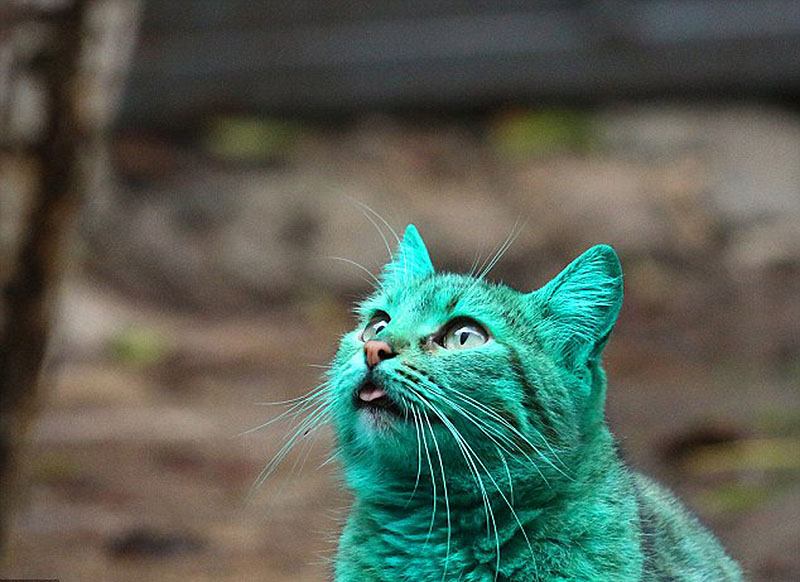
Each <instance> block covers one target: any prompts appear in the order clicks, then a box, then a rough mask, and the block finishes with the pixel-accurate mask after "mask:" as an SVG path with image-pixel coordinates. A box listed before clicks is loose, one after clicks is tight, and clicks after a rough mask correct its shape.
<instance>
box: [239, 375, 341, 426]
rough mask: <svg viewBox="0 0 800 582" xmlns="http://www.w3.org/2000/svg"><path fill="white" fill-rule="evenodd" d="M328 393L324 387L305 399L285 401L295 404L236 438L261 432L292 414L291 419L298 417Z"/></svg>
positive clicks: (328, 388) (328, 389)
mask: <svg viewBox="0 0 800 582" xmlns="http://www.w3.org/2000/svg"><path fill="white" fill-rule="evenodd" d="M329 391H330V387H328V386H326V387H324V388H323V389H322V390H320V391H319V392H317V393H315V394H311V395H309V396H305V397H303V398H302V399H300V400H298V401H295V399H292V400H288V401H286V402H287V403H288V402H293V401H295V404H293V405H292V406H291V407H289V409H288V410H284V411H283V412H281V413H280V414H279V415H277V416H275V417H273V418H271V419H269V420H268V421H266V422H263V423H261V424H259V425H258V426H255V427H253V428H250V429H247V430H245V431H243V432H240V433H239V434H238V435H237V436H238V437H243V436H246V435H249V434H252V433H254V432H257V431H259V430H262V429H264V428H266V427H268V426H270V425H271V424H275V423H276V422H278V421H279V420H282V419H284V418H286V417H287V416H289V415H292V414H293V418H297V416H298V415H300V414H302V413H303V412H305V411H306V410H308V409H309V408H310V407H311V406H313V405H314V404H315V403H316V401H317V400H318V399H319V398H321V397H322V396H324V395H326V394H327V393H328V392H329ZM277 404H279V403H277ZM264 406H271V404H267V403H265V404H264Z"/></svg>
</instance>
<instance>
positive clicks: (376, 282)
mask: <svg viewBox="0 0 800 582" xmlns="http://www.w3.org/2000/svg"><path fill="white" fill-rule="evenodd" d="M325 258H326V259H331V260H334V261H342V262H344V263H347V264H348V265H353V266H354V267H358V268H359V269H361V271H362V272H364V273H366V274H367V275H368V276H369V279H364V278H363V277H362V280H363V281H365V282H366V283H367V284H369V285H370V286H372V287H377V288H380V289H382V288H383V283H382V282H381V280H380V279H379V278H378V277H377V276H376V275H375V274H374V273H373V272H372V271H370V270H369V269H367V268H366V267H365V266H364V265H362V264H361V263H359V262H356V261H354V260H352V259H347V258H345V257H337V256H333V255H329V256H327V257H325Z"/></svg>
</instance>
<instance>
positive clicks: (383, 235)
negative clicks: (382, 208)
mask: <svg viewBox="0 0 800 582" xmlns="http://www.w3.org/2000/svg"><path fill="white" fill-rule="evenodd" d="M359 210H360V211H361V214H363V215H364V218H366V219H367V220H369V221H370V223H371V224H372V226H374V227H375V230H377V231H378V234H379V235H380V237H381V240H382V241H383V246H384V247H386V254H387V255H388V257H389V260H391V258H392V248H391V247H390V246H389V241H388V240H387V239H386V235H385V234H383V230H382V229H381V227H379V226H378V223H377V222H375V220H374V219H373V218H372V217H371V216H370V215H369V214H367V211H366V210H365V209H364V208H363V206H362V207H361V208H359ZM373 212H374V211H373ZM384 222H386V221H384ZM387 226H388V225H387ZM390 228H391V227H390ZM396 236H397V235H395V237H396Z"/></svg>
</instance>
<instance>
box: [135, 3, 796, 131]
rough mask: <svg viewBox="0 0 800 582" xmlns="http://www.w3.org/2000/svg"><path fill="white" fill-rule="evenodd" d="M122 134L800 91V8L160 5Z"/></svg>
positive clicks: (150, 19)
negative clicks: (163, 125)
mask: <svg viewBox="0 0 800 582" xmlns="http://www.w3.org/2000/svg"><path fill="white" fill-rule="evenodd" d="M128 86H129V89H128V92H127V97H126V100H125V103H124V108H123V121H124V122H128V123H147V122H159V121H162V122H163V121H166V120H175V119H180V118H191V117H194V116H197V115H203V114H205V113H208V112H211V111H219V110H236V111H242V110H243V111H257V112H272V113H285V112H302V111H308V110H315V109H316V110H338V111H342V112H352V111H355V110H357V109H363V108H374V107H395V106H400V107H414V106H431V105H434V106H442V107H447V106H457V107H463V106H465V105H469V104H480V103H481V102H491V101H499V100H517V99H542V98H543V99H558V98H581V99H595V98H603V97H608V96H635V95H642V94H650V95H652V94H658V93H685V94H704V93H709V92H712V93H719V92H737V91H742V92H750V93H754V92H765V91H767V92H774V91H789V92H792V91H794V92H797V91H798V90H800V2H798V1H796V0H794V1H790V0H705V1H701V0H671V1H667V0H639V1H633V0H616V1H610V2H609V1H583V2H575V1H573V2H566V1H561V2H556V1H547V2H545V1H539V2H519V1H517V2H512V1H498V2H463V1H460V2H459V1H455V0H450V1H447V2H421V1H419V0H410V1H408V2H389V1H373V2H344V1H342V0H334V1H330V2H324V1H321V0H305V1H300V2H295V3H273V2H262V3H256V2H248V1H244V0H227V1H226V2H216V1H212V0H169V1H167V0H161V1H156V0H151V1H150V3H149V4H147V5H146V9H145V18H144V23H143V30H142V33H141V41H140V46H139V49H138V54H137V58H136V59H135V65H134V68H133V71H132V73H131V78H130V81H129V85H128Z"/></svg>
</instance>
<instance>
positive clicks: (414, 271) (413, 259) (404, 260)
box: [381, 224, 433, 286]
mask: <svg viewBox="0 0 800 582" xmlns="http://www.w3.org/2000/svg"><path fill="white" fill-rule="evenodd" d="M432 274H433V263H432V262H431V258H430V255H428V249H427V248H426V247H425V243H424V242H423V240H422V237H421V236H420V234H419V231H418V230H417V227H416V226H414V225H413V224H409V225H408V226H407V227H406V231H405V233H404V234H403V239H402V240H401V241H400V244H399V245H398V246H397V251H396V252H395V253H394V255H393V256H392V260H391V261H389V263H387V264H386V265H385V266H384V267H383V271H382V272H381V281H382V282H383V284H384V285H390V286H391V285H393V284H395V283H407V282H408V281H410V280H413V279H418V278H423V277H427V276H428V275H432Z"/></svg>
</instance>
